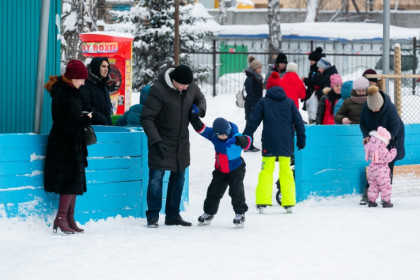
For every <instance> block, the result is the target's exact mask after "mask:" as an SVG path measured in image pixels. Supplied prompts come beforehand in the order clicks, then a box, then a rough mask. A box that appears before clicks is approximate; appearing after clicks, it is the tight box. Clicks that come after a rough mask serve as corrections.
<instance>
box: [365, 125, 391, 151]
mask: <svg viewBox="0 0 420 280" xmlns="http://www.w3.org/2000/svg"><path fill="white" fill-rule="evenodd" d="M369 135H370V136H373V137H375V138H377V139H379V140H381V141H382V142H384V143H385V145H387V146H388V144H389V140H391V134H390V133H389V131H388V130H387V129H386V128H384V127H382V126H379V127H378V130H376V131H375V130H373V131H371V132H369Z"/></svg>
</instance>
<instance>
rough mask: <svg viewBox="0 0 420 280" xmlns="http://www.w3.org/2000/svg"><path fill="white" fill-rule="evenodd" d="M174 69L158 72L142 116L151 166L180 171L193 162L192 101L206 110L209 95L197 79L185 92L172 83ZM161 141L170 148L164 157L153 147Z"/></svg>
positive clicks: (141, 120)
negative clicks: (161, 157)
mask: <svg viewBox="0 0 420 280" xmlns="http://www.w3.org/2000/svg"><path fill="white" fill-rule="evenodd" d="M173 69H174V68H169V69H167V70H164V71H162V72H161V73H160V74H159V77H158V80H157V81H156V82H155V83H154V84H153V86H152V87H151V88H150V91H149V96H148V97H147V99H146V102H145V103H144V107H143V111H142V114H141V117H140V122H141V125H142V126H143V129H144V132H145V133H146V135H147V142H148V148H149V168H152V169H159V170H171V171H179V170H183V169H185V168H186V167H188V166H189V165H190V141H189V131H188V125H189V113H190V110H191V108H192V105H193V104H196V105H197V107H198V108H201V109H202V110H203V111H204V112H205V111H206V99H205V98H204V95H203V94H202V93H201V91H200V89H199V87H198V86H197V85H196V84H195V83H194V82H193V83H192V84H190V85H189V86H188V88H187V90H185V91H182V92H180V91H178V90H176V89H175V88H174V87H173V85H172V81H171V79H170V77H169V73H170V72H172V71H173ZM160 141H162V143H163V144H164V145H165V146H166V148H167V150H168V151H167V152H165V153H164V156H165V158H164V159H163V160H162V159H160V158H159V157H158V155H157V153H156V151H155V149H154V148H153V145H154V144H156V143H157V142H160Z"/></svg>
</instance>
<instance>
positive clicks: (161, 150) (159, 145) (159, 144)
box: [153, 141, 168, 160]
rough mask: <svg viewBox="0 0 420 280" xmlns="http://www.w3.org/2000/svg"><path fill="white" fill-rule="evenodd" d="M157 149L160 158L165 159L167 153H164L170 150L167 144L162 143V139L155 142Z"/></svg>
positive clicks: (154, 145)
mask: <svg viewBox="0 0 420 280" xmlns="http://www.w3.org/2000/svg"><path fill="white" fill-rule="evenodd" d="M153 147H154V148H155V151H156V153H157V155H158V157H159V158H160V159H162V160H163V159H165V155H164V154H163V153H166V152H168V149H167V148H166V146H165V145H164V144H163V143H162V141H160V142H157V143H155V144H153Z"/></svg>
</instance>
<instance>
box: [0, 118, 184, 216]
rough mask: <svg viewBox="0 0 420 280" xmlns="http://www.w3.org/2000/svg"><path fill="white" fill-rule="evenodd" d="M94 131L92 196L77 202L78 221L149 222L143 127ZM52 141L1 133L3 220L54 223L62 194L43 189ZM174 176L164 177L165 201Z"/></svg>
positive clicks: (89, 174)
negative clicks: (51, 220)
mask: <svg viewBox="0 0 420 280" xmlns="http://www.w3.org/2000/svg"><path fill="white" fill-rule="evenodd" d="M94 129H95V131H96V133H97V136H98V143H97V144H95V145H92V146H89V147H88V152H89V156H88V164H89V166H88V168H87V169H86V179H87V189H88V191H87V192H86V193H85V194H84V195H82V196H79V197H78V199H77V202H76V213H75V215H76V218H77V220H78V221H79V222H81V223H85V222H87V221H89V220H90V219H92V220H98V219H105V218H107V217H115V216H117V215H120V216H122V217H128V216H132V217H137V218H144V217H145V211H146V210H147V202H146V192H147V183H148V178H149V173H148V170H149V169H148V166H147V138H146V135H145V133H144V132H143V130H142V129H141V128H125V127H102V126H94ZM47 137H48V136H47V135H36V134H0V217H16V216H20V217H27V216H31V215H37V216H41V217H43V218H45V219H49V218H50V216H51V215H53V214H54V211H56V209H57V206H58V195H57V194H53V193H47V192H45V191H44V188H43V166H44V159H45V149H46V143H47ZM167 173H168V172H167ZM168 175H169V174H166V175H165V177H164V185H165V187H164V197H163V200H164V201H165V199H166V195H165V194H166V185H167V182H168V179H169V178H168ZM186 176H187V178H188V171H187V173H186ZM188 187H189V185H188V179H186V181H185V185H184V191H183V194H182V205H181V209H182V210H183V205H184V203H186V202H188ZM164 205H165V203H163V206H164Z"/></svg>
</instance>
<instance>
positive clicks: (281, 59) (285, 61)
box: [276, 52, 287, 64]
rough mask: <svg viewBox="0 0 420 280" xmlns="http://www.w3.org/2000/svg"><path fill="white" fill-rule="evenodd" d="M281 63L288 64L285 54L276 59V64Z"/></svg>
mask: <svg viewBox="0 0 420 280" xmlns="http://www.w3.org/2000/svg"><path fill="white" fill-rule="evenodd" d="M279 63H286V64H287V56H286V55H285V54H284V53H282V52H281V53H279V54H278V55H277V58H276V64H279Z"/></svg>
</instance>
